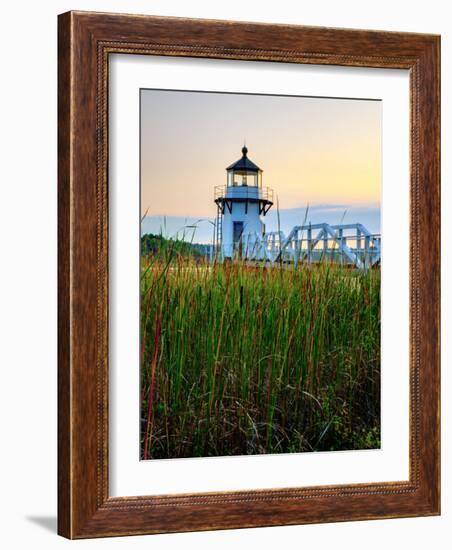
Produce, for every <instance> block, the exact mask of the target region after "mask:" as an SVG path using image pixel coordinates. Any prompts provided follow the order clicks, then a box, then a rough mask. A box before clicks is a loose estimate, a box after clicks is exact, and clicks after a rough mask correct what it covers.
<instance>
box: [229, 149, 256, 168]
mask: <svg viewBox="0 0 452 550" xmlns="http://www.w3.org/2000/svg"><path fill="white" fill-rule="evenodd" d="M247 154H248V148H247V147H246V145H244V146H243V147H242V158H241V159H239V160H238V161H237V162H234V163H233V164H231V165H230V166H228V167H227V168H226V170H228V171H229V170H234V171H235V170H237V171H242V170H243V171H246V172H262V170H261V169H260V168H259V166H257V165H256V164H254V162H253V161H252V160H250V159H249V158H248V157H247Z"/></svg>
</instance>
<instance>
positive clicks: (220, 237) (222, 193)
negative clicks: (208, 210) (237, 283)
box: [214, 145, 273, 259]
mask: <svg viewBox="0 0 452 550" xmlns="http://www.w3.org/2000/svg"><path fill="white" fill-rule="evenodd" d="M214 200H215V204H216V205H217V218H216V224H215V238H216V245H217V251H218V256H219V258H220V259H232V258H236V259H247V258H251V257H253V258H255V259H256V258H259V257H260V254H259V252H258V249H259V244H258V243H260V242H261V239H262V237H263V235H264V234H265V224H264V218H265V215H266V214H267V212H268V211H269V210H270V208H271V207H272V206H273V190H272V189H270V188H268V187H263V186H262V170H261V168H259V166H257V165H256V164H254V162H253V161H252V160H250V159H249V158H248V149H247V147H246V146H245V145H244V146H243V148H242V157H241V158H240V159H239V160H238V161H237V162H234V163H233V164H231V165H230V166H228V167H227V168H226V185H219V186H216V187H215V198H214Z"/></svg>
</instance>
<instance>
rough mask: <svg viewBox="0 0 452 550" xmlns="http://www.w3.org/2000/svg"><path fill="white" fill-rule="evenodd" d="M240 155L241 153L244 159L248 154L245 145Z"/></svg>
mask: <svg viewBox="0 0 452 550" xmlns="http://www.w3.org/2000/svg"><path fill="white" fill-rule="evenodd" d="M242 153H243V156H244V157H246V154H247V153H248V147H247V146H246V145H244V146H243V147H242Z"/></svg>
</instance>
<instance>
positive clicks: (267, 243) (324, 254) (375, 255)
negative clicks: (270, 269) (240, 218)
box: [211, 223, 381, 269]
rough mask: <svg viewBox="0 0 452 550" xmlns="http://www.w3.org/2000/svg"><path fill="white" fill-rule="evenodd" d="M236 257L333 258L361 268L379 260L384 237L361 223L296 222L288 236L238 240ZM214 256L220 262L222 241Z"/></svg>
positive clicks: (271, 259) (251, 236)
mask: <svg viewBox="0 0 452 550" xmlns="http://www.w3.org/2000/svg"><path fill="white" fill-rule="evenodd" d="M236 244H237V246H236V253H235V257H237V258H238V259H243V260H260V261H266V262H270V263H271V264H277V263H280V264H282V263H284V264H286V263H290V264H295V265H296V264H299V263H302V262H304V263H308V264H310V263H319V262H322V261H330V262H334V263H339V264H341V265H344V266H354V267H356V268H358V269H368V268H370V267H372V266H376V265H378V264H379V263H380V248H381V236H380V235H379V234H372V233H370V231H368V230H367V229H366V227H364V225H362V224H360V223H351V224H340V225H330V224H327V223H316V224H306V225H296V226H295V227H294V228H293V229H292V230H291V231H290V233H289V234H288V235H287V237H286V236H285V235H284V233H283V232H282V231H272V232H269V233H265V234H264V235H257V234H248V235H247V238H246V241H245V242H240V243H236ZM211 259H212V260H214V259H217V260H219V261H221V260H222V259H223V258H222V252H221V244H220V245H218V246H217V247H212V251H211Z"/></svg>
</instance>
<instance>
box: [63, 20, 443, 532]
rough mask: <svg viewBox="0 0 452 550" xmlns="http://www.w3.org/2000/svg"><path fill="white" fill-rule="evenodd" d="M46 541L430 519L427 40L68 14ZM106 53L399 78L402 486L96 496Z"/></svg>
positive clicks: (435, 222) (432, 356)
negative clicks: (404, 331) (405, 327)
mask: <svg viewBox="0 0 452 550" xmlns="http://www.w3.org/2000/svg"><path fill="white" fill-rule="evenodd" d="M58 53H59V61H58V88H59V90H58V118H59V125H58V155H59V157H58V210H59V213H58V216H59V221H58V232H59V242H58V298H59V314H58V340H59V343H58V364H59V367H58V460H59V467H58V532H59V534H61V535H63V536H65V537H68V538H87V537H103V536H116V535H132V534H147V533H162V532H178V531H200V530H209V529H231V528H243V527H259V526H271V525H292V524H302V523H317V522H333V521H349V520H362V519H374V518H375V519H377V518H393V517H409V516H428V515H437V514H439V513H440V421H439V414H440V407H439V395H440V372H439V361H440V341H439V334H440V332H439V328H440V305H439V304H440V302H439V300H440V256H439V255H440V234H439V232H440V142H439V139H440V122H439V116H440V110H439V108H440V99H439V98H440V38H439V37H438V36H433V35H424V34H411V33H394V32H380V31H364V30H343V29H330V28H321V27H317V28H316V27H301V26H293V25H267V24H256V23H238V22H237V23H236V22H229V21H209V20H195V19H179V18H166V17H148V16H137V15H120V14H100V13H89V12H68V13H65V14H63V15H60V16H59V39H58ZM112 53H127V54H137V55H159V56H162V55H165V56H188V57H205V58H218V59H240V60H260V61H263V60H265V61H272V62H286V63H287V62H289V63H301V64H322V65H323V64H327V65H341V66H349V67H374V68H399V69H407V70H408V71H409V74H410V107H411V122H410V124H411V137H410V141H411V149H410V158H411V161H410V162H411V176H410V177H411V181H410V201H411V203H410V217H411V220H410V224H411V225H410V428H409V429H410V457H409V464H410V466H409V470H410V477H409V481H400V482H384V483H368V484H358V485H334V486H322V487H294V488H291V489H272V490H253V491H231V492H225V493H208V494H201V493H197V494H183V495H165V496H148V497H128V496H126V495H125V496H123V497H110V496H109V492H108V383H107V382H108V116H107V115H108V102H107V92H108V60H109V55H110V54H112Z"/></svg>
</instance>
